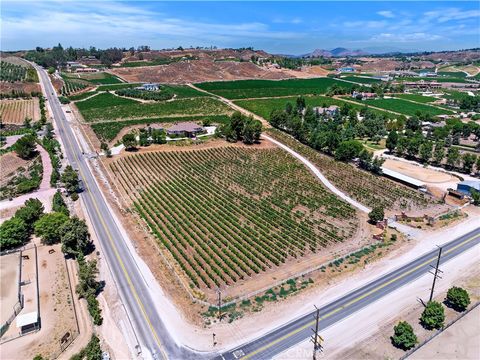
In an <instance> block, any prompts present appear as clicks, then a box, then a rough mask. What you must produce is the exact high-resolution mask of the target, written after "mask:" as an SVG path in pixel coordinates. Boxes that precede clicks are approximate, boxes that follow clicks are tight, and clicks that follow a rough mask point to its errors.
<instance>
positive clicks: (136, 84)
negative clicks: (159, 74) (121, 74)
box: [96, 83, 142, 91]
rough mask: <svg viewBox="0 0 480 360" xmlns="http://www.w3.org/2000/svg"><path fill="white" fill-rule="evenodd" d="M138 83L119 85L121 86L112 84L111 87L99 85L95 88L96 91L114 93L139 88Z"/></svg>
mask: <svg viewBox="0 0 480 360" xmlns="http://www.w3.org/2000/svg"><path fill="white" fill-rule="evenodd" d="M140 85H142V84H140V83H121V84H112V85H100V86H98V87H97V89H96V90H97V91H115V90H119V89H130V88H134V87H137V86H140Z"/></svg>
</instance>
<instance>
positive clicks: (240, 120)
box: [230, 111, 245, 140]
mask: <svg viewBox="0 0 480 360" xmlns="http://www.w3.org/2000/svg"><path fill="white" fill-rule="evenodd" d="M244 123H245V116H243V115H242V114H241V113H240V111H235V112H234V113H233V114H232V116H231V117H230V126H231V128H232V131H233V132H234V134H235V139H236V140H241V139H242V133H243V130H244V127H245V124H244Z"/></svg>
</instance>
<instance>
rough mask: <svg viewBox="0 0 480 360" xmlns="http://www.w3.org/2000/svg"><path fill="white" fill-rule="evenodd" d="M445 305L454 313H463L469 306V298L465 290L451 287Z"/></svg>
mask: <svg viewBox="0 0 480 360" xmlns="http://www.w3.org/2000/svg"><path fill="white" fill-rule="evenodd" d="M445 303H446V304H447V306H450V307H451V308H453V309H455V310H456V311H465V310H466V309H467V307H468V305H470V296H469V295H468V292H467V290H465V289H462V288H461V287H456V286H453V287H451V288H450V289H448V292H447V297H446V298H445Z"/></svg>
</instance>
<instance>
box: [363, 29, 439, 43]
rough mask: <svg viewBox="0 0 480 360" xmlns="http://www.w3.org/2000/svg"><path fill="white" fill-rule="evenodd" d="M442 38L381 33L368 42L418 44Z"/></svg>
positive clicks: (427, 35) (419, 33)
mask: <svg viewBox="0 0 480 360" xmlns="http://www.w3.org/2000/svg"><path fill="white" fill-rule="evenodd" d="M443 38H444V37H443V36H441V35H436V34H429V33H424V32H416V33H409V34H396V33H395V34H392V33H381V34H378V35H374V36H372V38H371V39H370V41H375V42H395V43H408V42H420V41H435V40H440V39H443Z"/></svg>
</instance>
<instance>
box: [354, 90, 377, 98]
mask: <svg viewBox="0 0 480 360" xmlns="http://www.w3.org/2000/svg"><path fill="white" fill-rule="evenodd" d="M377 97H378V95H377V94H375V93H370V92H358V91H354V92H353V93H352V98H354V99H359V100H367V99H376V98H377Z"/></svg>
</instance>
